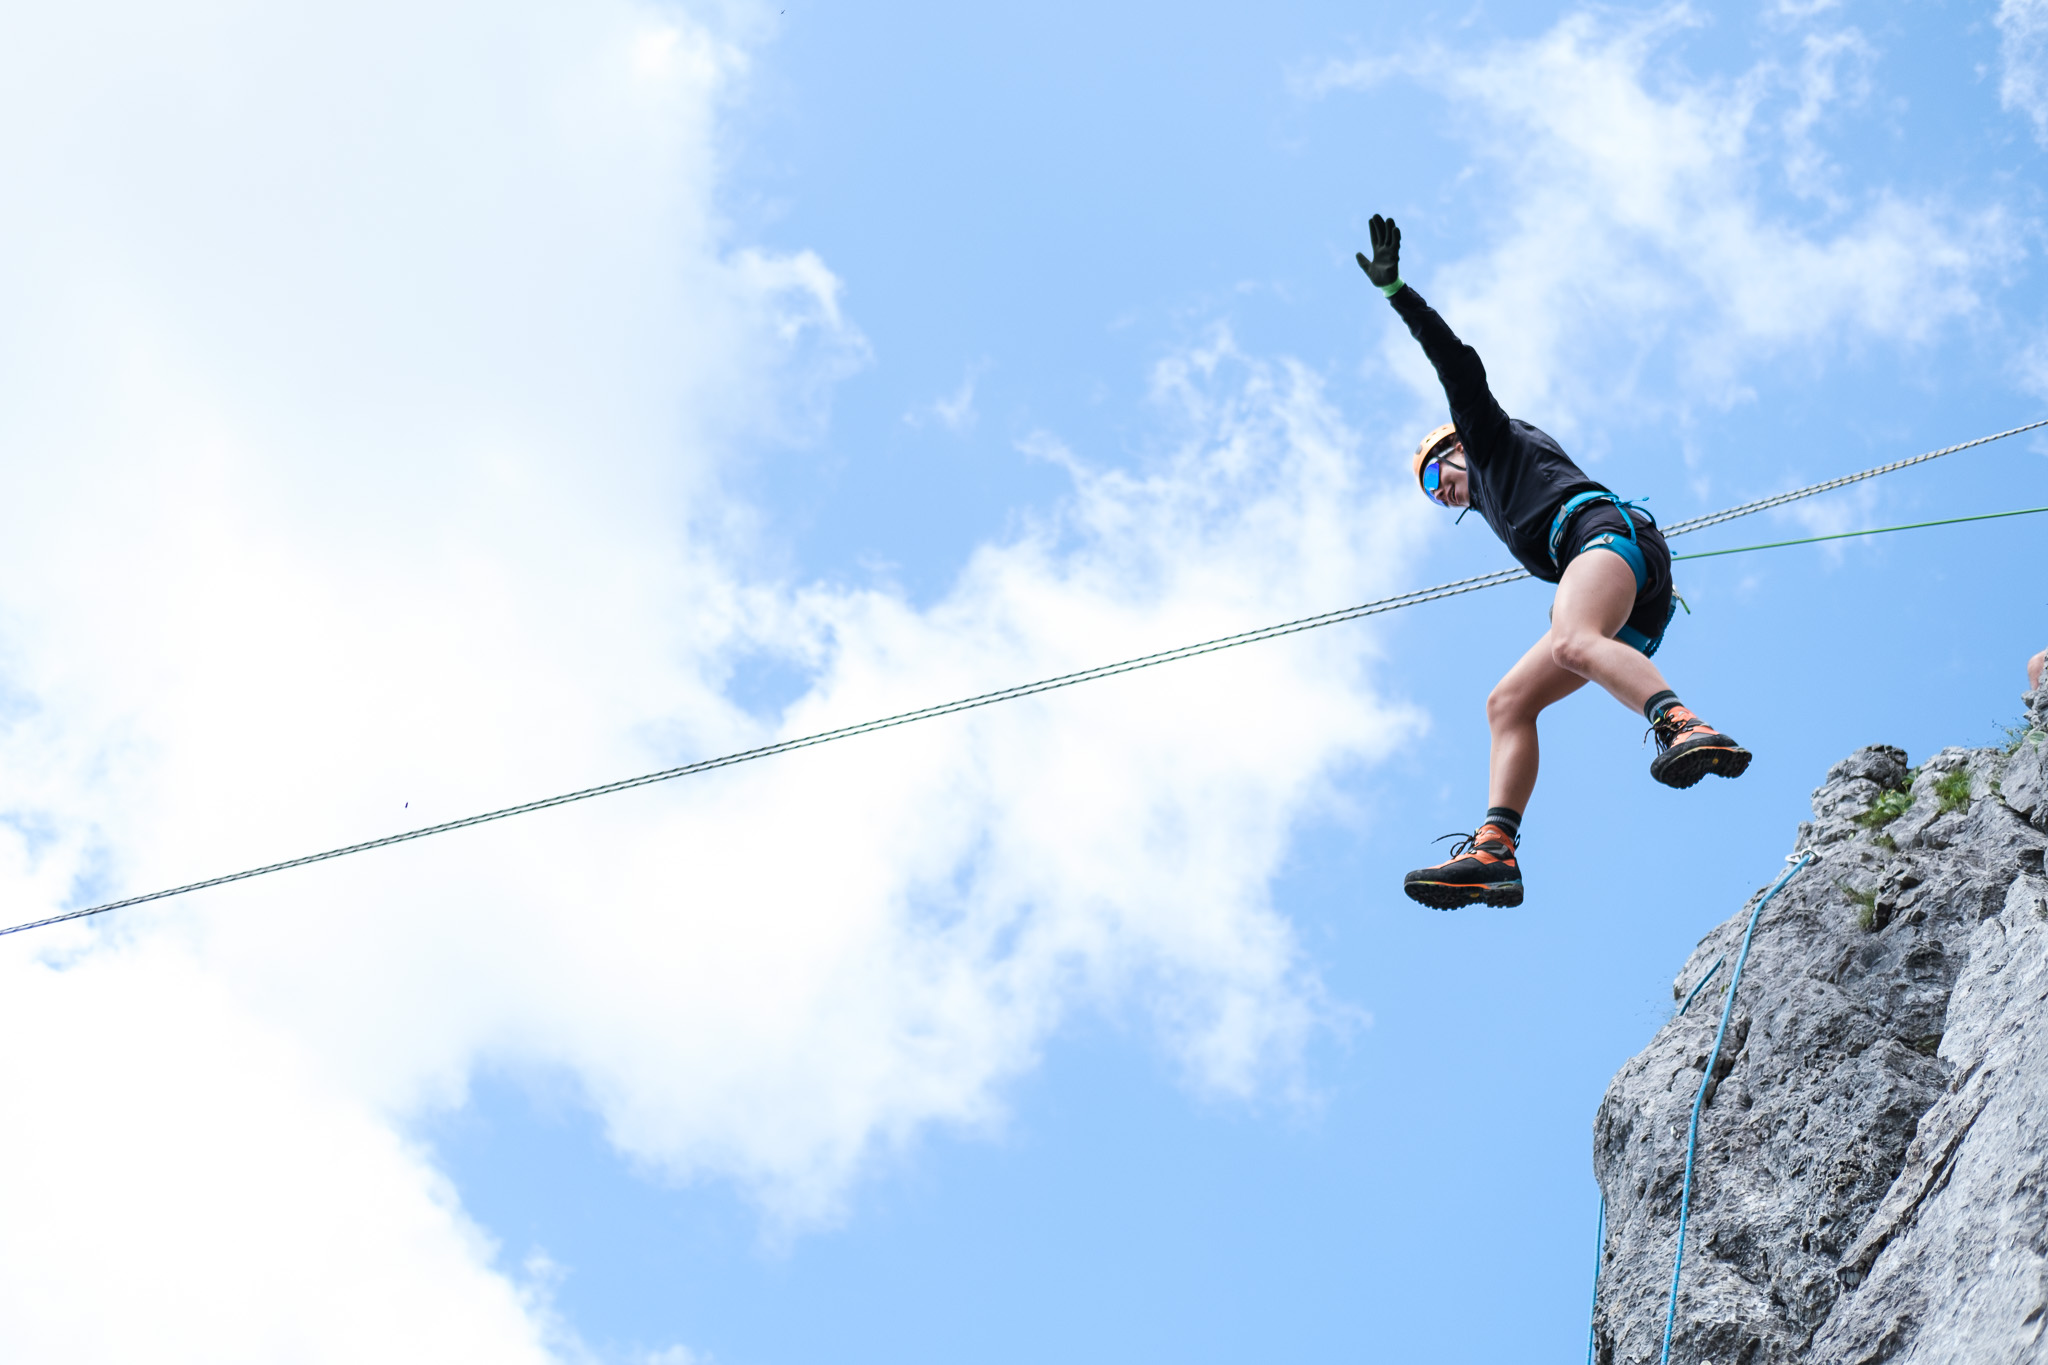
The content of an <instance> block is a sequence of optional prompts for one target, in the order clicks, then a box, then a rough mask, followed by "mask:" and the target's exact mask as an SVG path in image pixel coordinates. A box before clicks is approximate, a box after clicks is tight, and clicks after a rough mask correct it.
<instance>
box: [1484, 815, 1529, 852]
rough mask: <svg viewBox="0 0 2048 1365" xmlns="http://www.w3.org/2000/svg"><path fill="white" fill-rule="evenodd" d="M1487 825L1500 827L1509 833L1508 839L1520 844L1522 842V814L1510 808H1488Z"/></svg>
mask: <svg viewBox="0 0 2048 1365" xmlns="http://www.w3.org/2000/svg"><path fill="white" fill-rule="evenodd" d="M1486 823H1487V824H1489V825H1499V826H1500V827H1501V828H1502V829H1504V830H1506V831H1507V832H1508V838H1510V839H1512V840H1514V841H1515V842H1516V843H1518V844H1519V843H1520V842H1522V812H1520V811H1518V810H1514V809H1512V808H1510V807H1508V806H1488V807H1487V808H1486Z"/></svg>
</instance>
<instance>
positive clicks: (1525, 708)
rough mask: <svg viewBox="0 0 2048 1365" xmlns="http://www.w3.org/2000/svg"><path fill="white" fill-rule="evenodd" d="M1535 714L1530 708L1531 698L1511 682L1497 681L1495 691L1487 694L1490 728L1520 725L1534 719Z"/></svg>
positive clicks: (1487, 713) (1487, 721) (1487, 718)
mask: <svg viewBox="0 0 2048 1365" xmlns="http://www.w3.org/2000/svg"><path fill="white" fill-rule="evenodd" d="M1533 715H1534V713H1533V712H1532V711H1531V710H1530V709H1529V699H1528V698H1527V697H1525V696H1523V695H1522V692H1521V689H1519V688H1517V687H1516V686H1515V685H1514V684H1513V683H1511V682H1508V681H1506V680H1503V681H1501V682H1499V683H1496V684H1495V685H1494V689H1493V691H1491V692H1489V693H1487V694H1486V725H1487V728H1488V729H1491V730H1500V729H1505V728H1507V727H1510V726H1514V725H1519V724H1521V723H1523V722H1524V721H1527V720H1530V719H1532V718H1533Z"/></svg>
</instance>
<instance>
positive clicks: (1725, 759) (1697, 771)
mask: <svg viewBox="0 0 2048 1365" xmlns="http://www.w3.org/2000/svg"><path fill="white" fill-rule="evenodd" d="M1650 733H1651V734H1653V735H1655V736H1656V737H1657V756H1656V757H1655V758H1653V759H1651V760H1650V776H1652V777H1654V778H1656V779H1657V780H1658V781H1659V782H1662V783H1663V784H1664V785H1665V786H1667V787H1690V786H1691V785H1692V784H1693V783H1695V782H1697V781H1699V780H1700V779H1701V778H1703V777H1705V776H1706V775H1707V774H1708V773H1719V774H1720V775H1721V776H1722V777H1740V776H1742V770H1743V769H1745V768H1747V767H1748V766H1749V750H1747V749H1745V748H1743V747H1742V746H1741V745H1740V744H1737V743H1736V742H1735V741H1734V740H1732V739H1730V738H1729V737H1728V736H1726V735H1724V734H1722V733H1721V732H1720V731H1719V730H1716V729H1715V728H1714V727H1713V726H1711V725H1709V724H1707V723H1706V722H1705V721H1703V720H1701V719H1700V718H1699V717H1698V716H1696V715H1694V714H1693V713H1692V712H1690V711H1688V710H1686V709H1685V708H1684V707H1683V706H1679V705H1677V704H1676V703H1674V704H1672V705H1670V706H1667V707H1665V708H1664V709H1663V710H1662V711H1660V712H1658V714H1657V719H1656V720H1655V721H1653V722H1652V723H1651V725H1650Z"/></svg>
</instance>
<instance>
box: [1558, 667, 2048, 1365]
mask: <svg viewBox="0 0 2048 1365" xmlns="http://www.w3.org/2000/svg"><path fill="white" fill-rule="evenodd" d="M2026 701H2027V704H2028V717H2029V722H2030V725H2031V729H2030V730H2028V731H2026V732H2025V733H2022V734H2018V735H2016V736H2015V737H2014V740H2013V742H2012V743H2011V744H2010V745H2008V746H2005V747H2003V748H1991V749H1944V750H1942V752H1941V753H1939V754H1937V755H1935V756H1934V757H1933V758H1931V759H1929V760H1928V761H1927V762H1926V763H1924V764H1922V765H1921V766H1920V767H1919V768H1918V769H1917V770H1914V769H1909V768H1908V767H1907V764H1906V755H1905V754H1904V753H1902V752H1901V751H1899V750H1897V749H1893V748H1888V747H1884V746H1877V747H1873V748H1868V749H1863V750H1859V751H1858V752H1857V753H1854V754H1852V755H1850V756H1849V757H1848V758H1847V759H1844V760H1843V761H1842V762H1840V763H1838V764H1836V765H1835V766H1834V768H1833V769H1832V770H1831V771H1830V772H1829V773H1828V777H1827V782H1826V784H1825V785H1823V786H1822V787H1821V788H1820V789H1819V790H1818V791H1816V792H1815V793H1814V795H1813V814H1814V818H1813V820H1812V821H1811V822H1810V823H1807V824H1802V825H1800V826H1799V833H1798V839H1797V841H1796V843H1795V845H1794V848H1793V853H1794V855H1795V856H1796V855H1798V854H1803V853H1806V852H1808V851H1811V852H1813V853H1815V854H1816V855H1818V856H1817V858H1816V860H1815V861H1814V862H1813V863H1812V864H1810V865H1809V866H1808V867H1807V868H1806V869H1805V870H1804V871H1802V872H1800V873H1799V874H1798V875H1797V876H1795V877H1794V878H1793V879H1792V881H1791V882H1790V883H1789V884H1787V886H1786V887H1785V889H1784V890H1783V891H1782V892H1780V893H1779V895H1778V896H1777V898H1776V899H1774V900H1773V901H1771V903H1770V904H1769V905H1768V906H1767V907H1766V908H1765V910H1764V913H1763V917H1762V919H1761V920H1760V921H1759V923H1758V925H1757V929H1756V937H1755V941H1754V945H1753V946H1752V948H1751V950H1750V956H1749V961H1748V965H1747V968H1746V970H1745V972H1744V974H1743V977H1742V983H1741V990H1740V992H1739V993H1738V995H1737V997H1736V1002H1735V1008H1734V1012H1733V1014H1732V1016H1731V1017H1730V1019H1729V1023H1728V1032H1727V1038H1726V1041H1725V1043H1724V1044H1723V1047H1722V1051H1721V1056H1720V1060H1719V1062H1718V1063H1717V1064H1716V1065H1715V1068H1714V1076H1713V1079H1712V1085H1711V1088H1710V1089H1709V1090H1708V1092H1707V1104H1706V1106H1705V1107H1704V1109H1703V1110H1702V1112H1701V1115H1700V1131H1699V1146H1698V1158H1697V1164H1696V1166H1695V1170H1694V1175H1693V1197H1692V1214H1691V1222H1690V1226H1689V1228H1688V1230H1687V1234H1686V1248H1685V1266H1684V1274H1683V1276H1682V1279H1681V1283H1680V1290H1679V1299H1678V1317H1677V1327H1676V1331H1675V1333H1674V1335H1673V1342H1672V1349H1671V1359H1672V1360H1673V1361H1674V1362H1684V1363H1685V1365H1695V1362H1699V1363H1704V1362H1709V1361H1712V1362H1718V1363H1721V1365H1775V1362H1790V1361H1797V1362H1808V1363H1810V1365H1874V1362H1878V1361H1920V1362H1935V1361H1941V1362H1969V1363H1970V1365H1999V1363H2000V1362H2007V1361H2030V1362H2043V1363H2044V1365H2048V1340H2044V1328H2048V877H2044V875H2043V868H2042V850H2043V848H2044V847H2048V833H2044V831H2048V686H2044V687H2043V688H2042V689H2041V692H2040V693H2039V694H2033V693H2030V694H2028V696H2027V697H2026ZM1752 903H1753V902H1752ZM1749 910H1750V906H1747V905H1745V906H1744V907H1743V908H1742V910H1741V911H1740V912H1739V913H1737V914H1736V915H1734V916H1733V917H1731V918H1730V919H1729V920H1728V921H1727V922H1726V923H1724V924H1722V925H1721V926H1720V927H1719V928H1717V929H1715V930H1714V931H1713V932H1712V933H1710V934H1708V935H1707V936H1706V937H1705V938H1704V939H1702V940H1701V941H1700V944H1699V946H1698V947H1697V948H1695V949H1694V950H1693V954H1692V956H1691V958H1689V959H1688V960H1687V962H1686V964H1685V967H1684V969H1683V970H1682V971H1680V972H1679V974H1678V976H1677V978H1676V979H1675V980H1674V981H1673V982H1672V1002H1673V1009H1674V1013H1673V1016H1672V1018H1671V1020H1670V1021H1669V1022H1668V1023H1666V1024H1665V1025H1664V1026H1663V1028H1661V1029H1660V1030H1659V1031H1658V1033H1657V1035H1656V1037H1654V1038H1653V1039H1651V1041H1650V1045H1649V1046H1648V1047H1646V1048H1644V1049H1643V1051H1642V1052H1641V1053H1639V1054H1638V1055H1637V1056H1636V1057H1635V1058H1633V1059H1632V1060H1631V1061H1630V1062H1629V1063H1628V1065H1626V1066H1624V1067H1623V1068H1622V1069H1621V1073H1620V1074H1619V1075H1617V1076H1616V1077H1615V1078H1614V1081H1613V1083H1612V1084H1611V1085H1610V1086H1609V1087H1608V1090H1607V1095H1606V1098H1605V1099H1604V1100H1603V1101H1602V1103H1601V1105H1600V1110H1599V1113H1598V1115H1597V1116H1596V1118H1595V1119H1594V1124H1593V1166H1594V1173H1595V1176H1596V1178H1597V1179H1598V1180H1599V1182H1600V1189H1601V1192H1602V1194H1603V1196H1604V1198H1605V1200H1606V1213H1607V1233H1606V1243H1605V1246H1604V1248H1603V1251H1602V1255H1601V1276H1600V1285H1599V1292H1598V1297H1597V1301H1596V1304H1595V1307H1594V1315H1593V1346H1594V1357H1595V1359H1596V1360H1598V1361H1600V1362H1601V1365H1639V1363H1640V1362H1646V1361H1647V1362H1652V1365H1654V1362H1656V1361H1657V1360H1658V1358H1659V1355H1660V1352H1661V1350H1662V1347H1663V1338H1664V1322H1665V1310H1666V1305H1667V1301H1668V1296H1669V1293H1670V1288H1671V1266H1672V1251H1673V1247H1674V1245H1675V1240H1676V1236H1677V1230H1678V1204H1679V1190H1680V1184H1681V1181H1682V1178H1683V1174H1684V1167H1685V1147H1686V1127H1687V1122H1688V1119H1689V1118H1690V1115H1691V1111H1692V1104H1693V1099H1694V1096H1695V1095H1696V1094H1697V1093H1698V1091H1699V1085H1700V1080H1701V1076H1702V1073H1703V1072H1704V1071H1705V1069H1706V1067H1707V1058H1708V1054H1709V1051H1710V1050H1711V1048H1712V1046H1713V1041H1714V1033H1715V1030H1716V1028H1717V1027H1718V1025H1719V1024H1720V1020H1721V1012H1722V1007H1723V1004H1724V1001H1725V998H1726V997H1725V990H1726V986H1727V981H1728V978H1729V975H1730V974H1731V970H1732V968H1733V967H1734V965H1735V957H1736V953H1737V951H1738V949H1739V948H1740V946H1741V941H1742V933H1743V929H1744V927H1745V926H1746V924H1747V923H1748V917H1749ZM1716 962H1721V964H1722V965H1721V966H1720V968H1719V970H1718V971H1717V972H1715V974H1714V976H1713V978H1712V980H1711V981H1708V982H1707V983H1706V985H1705V987H1704V989H1701V990H1699V992H1698V994H1697V995H1696V996H1694V997H1693V998H1692V1000H1691V1003H1690V1005H1689V1006H1688V1007H1686V1008H1685V1009H1684V1010H1683V1011H1682V1012H1680V1011H1679V1010H1678V1006H1679V1005H1680V1004H1681V1002H1684V1001H1685V1000H1686V999H1687V996H1688V995H1689V994H1690V993H1691V992H1693V990H1694V988H1695V986H1696V985H1699V984H1700V983H1701V981H1702V979H1703V978H1706V977H1707V976H1708V973H1709V972H1710V971H1711V970H1713V969H1714V966H1715V964H1716Z"/></svg>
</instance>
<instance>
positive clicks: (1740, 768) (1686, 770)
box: [1650, 744, 1750, 789]
mask: <svg viewBox="0 0 2048 1365" xmlns="http://www.w3.org/2000/svg"><path fill="white" fill-rule="evenodd" d="M1749 759H1750V753H1749V750H1747V749H1745V748H1743V747H1742V746H1741V745H1740V744H1728V745H1722V744H1702V745H1700V746H1699V747H1697V748H1693V749H1673V750H1672V751H1671V752H1670V753H1668V754H1661V755H1659V756H1658V758H1657V760H1656V762H1654V763H1652V764H1651V765H1650V776H1652V777H1654V778H1656V779H1657V780H1658V781H1659V782H1662V783H1663V784H1664V785H1665V786H1667V787H1678V788H1680V789H1683V788H1686V787H1690V786H1692V785H1693V784H1694V783H1695V782H1698V781H1699V780H1700V779H1701V778H1703V777H1705V776H1706V775H1707V774H1708V773H1713V774H1714V775H1715V776H1717V777H1740V776H1742V774H1743V773H1744V772H1745V771H1746V770H1747V769H1748V768H1749Z"/></svg>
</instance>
